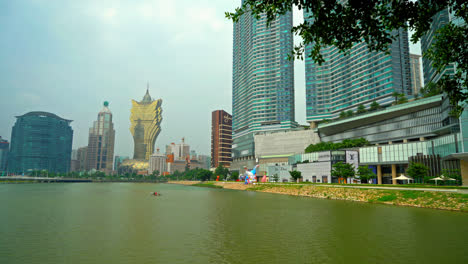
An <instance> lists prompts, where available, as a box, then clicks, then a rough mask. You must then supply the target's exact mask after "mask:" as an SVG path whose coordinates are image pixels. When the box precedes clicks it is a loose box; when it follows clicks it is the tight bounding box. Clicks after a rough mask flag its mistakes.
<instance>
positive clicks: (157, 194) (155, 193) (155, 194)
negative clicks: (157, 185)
mask: <svg viewBox="0 0 468 264" xmlns="http://www.w3.org/2000/svg"><path fill="white" fill-rule="evenodd" d="M151 195H154V196H160V195H161V194H160V193H158V192H153V193H151Z"/></svg>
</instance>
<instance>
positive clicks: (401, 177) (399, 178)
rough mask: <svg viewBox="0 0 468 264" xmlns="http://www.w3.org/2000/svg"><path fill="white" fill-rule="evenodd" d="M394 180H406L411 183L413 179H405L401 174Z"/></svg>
mask: <svg viewBox="0 0 468 264" xmlns="http://www.w3.org/2000/svg"><path fill="white" fill-rule="evenodd" d="M395 180H407V181H408V183H409V181H412V180H413V178H409V177H406V176H405V175H403V174H401V175H400V176H398V177H396V178H395Z"/></svg>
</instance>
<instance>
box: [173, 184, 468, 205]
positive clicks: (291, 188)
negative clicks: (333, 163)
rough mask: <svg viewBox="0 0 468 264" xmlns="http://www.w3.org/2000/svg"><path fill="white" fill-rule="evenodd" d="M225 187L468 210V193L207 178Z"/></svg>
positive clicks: (323, 197) (334, 198)
mask: <svg viewBox="0 0 468 264" xmlns="http://www.w3.org/2000/svg"><path fill="white" fill-rule="evenodd" d="M169 183H175V184H183V185H193V184H196V183H199V182H194V181H172V182H169ZM204 184H206V185H217V186H221V187H223V188H225V189H234V190H247V191H257V192H267V193H278V194H287V195H294V196H305V197H314V198H322V199H333V200H347V201H356V202H368V203H384V204H391V205H399V206H412V207H424V208H433V209H441V210H455V211H464V212H468V194H463V193H455V192H441V191H435V190H433V191H427V190H425V191H421V190H412V189H409V188H408V189H407V190H402V189H390V188H388V189H371V188H369V189H368V188H365V186H363V187H362V188H343V187H341V186H340V187H334V186H328V185H316V184H304V185H299V184H285V185H282V184H256V185H245V184H243V183H234V182H209V183H204Z"/></svg>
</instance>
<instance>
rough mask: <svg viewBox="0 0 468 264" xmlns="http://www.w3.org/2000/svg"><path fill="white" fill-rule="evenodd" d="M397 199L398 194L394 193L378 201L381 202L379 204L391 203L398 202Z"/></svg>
mask: <svg viewBox="0 0 468 264" xmlns="http://www.w3.org/2000/svg"><path fill="white" fill-rule="evenodd" d="M397 198H398V197H397V196H396V194H394V193H392V194H389V195H384V196H382V197H380V198H378V199H377V201H379V202H390V201H393V200H396V199H397Z"/></svg>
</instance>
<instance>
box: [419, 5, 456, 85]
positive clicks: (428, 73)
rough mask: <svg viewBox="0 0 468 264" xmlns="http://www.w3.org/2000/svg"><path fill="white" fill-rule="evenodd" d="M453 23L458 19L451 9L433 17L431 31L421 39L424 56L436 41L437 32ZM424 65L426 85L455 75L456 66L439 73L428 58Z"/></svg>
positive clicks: (423, 60) (423, 59)
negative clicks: (445, 76) (449, 75)
mask: <svg viewBox="0 0 468 264" xmlns="http://www.w3.org/2000/svg"><path fill="white" fill-rule="evenodd" d="M452 21H453V22H455V23H456V22H457V19H456V17H454V16H453V14H452V13H451V12H450V9H449V8H445V9H444V10H442V11H440V12H439V13H437V14H436V15H434V16H433V17H432V23H431V27H430V29H429V31H428V32H427V33H426V34H424V35H423V36H422V37H421V51H422V52H423V54H424V53H425V52H426V51H427V50H428V49H429V48H430V47H431V46H432V44H433V43H434V42H435V41H436V31H437V30H439V29H441V28H442V27H443V26H445V25H447V24H448V23H450V22H452ZM422 65H423V74H424V85H426V84H428V83H429V82H433V83H436V82H438V81H439V80H440V79H441V78H442V76H443V75H445V74H453V73H454V72H455V69H454V65H453V64H450V65H449V66H447V67H446V68H445V69H443V70H442V71H441V72H439V73H438V72H437V70H436V69H435V68H434V67H432V60H430V59H428V58H426V57H423V58H422Z"/></svg>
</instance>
